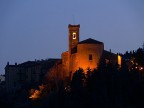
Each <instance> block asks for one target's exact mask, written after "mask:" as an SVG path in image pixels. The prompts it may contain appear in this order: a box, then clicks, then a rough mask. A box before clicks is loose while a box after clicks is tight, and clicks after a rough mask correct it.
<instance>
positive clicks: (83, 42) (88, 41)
mask: <svg viewBox="0 0 144 108" xmlns="http://www.w3.org/2000/svg"><path fill="white" fill-rule="evenodd" d="M79 44H103V42H100V41H97V40H94V39H91V38H88V39H86V40H83V41H80V42H79Z"/></svg>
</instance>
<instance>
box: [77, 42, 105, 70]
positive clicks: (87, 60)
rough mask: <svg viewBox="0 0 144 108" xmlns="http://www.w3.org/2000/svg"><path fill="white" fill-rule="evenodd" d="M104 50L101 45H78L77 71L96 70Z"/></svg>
mask: <svg viewBox="0 0 144 108" xmlns="http://www.w3.org/2000/svg"><path fill="white" fill-rule="evenodd" d="M103 49H104V45H103V44H78V52H77V61H78V62H77V69H78V68H79V67H81V68H83V69H84V71H86V69H87V68H91V69H94V68H97V65H98V62H99V59H100V57H101V56H102V53H103Z"/></svg>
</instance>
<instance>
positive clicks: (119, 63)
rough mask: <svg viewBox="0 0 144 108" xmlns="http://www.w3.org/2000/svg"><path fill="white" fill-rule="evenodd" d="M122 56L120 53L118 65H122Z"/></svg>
mask: <svg viewBox="0 0 144 108" xmlns="http://www.w3.org/2000/svg"><path fill="white" fill-rule="evenodd" d="M121 59H122V58H121V56H120V55H118V65H119V66H120V67H121Z"/></svg>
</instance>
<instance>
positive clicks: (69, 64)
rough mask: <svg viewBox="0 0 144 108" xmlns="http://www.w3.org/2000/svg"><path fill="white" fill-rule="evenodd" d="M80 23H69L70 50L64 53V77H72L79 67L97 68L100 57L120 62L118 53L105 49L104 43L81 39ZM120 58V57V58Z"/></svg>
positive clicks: (107, 60) (108, 60)
mask: <svg viewBox="0 0 144 108" xmlns="http://www.w3.org/2000/svg"><path fill="white" fill-rule="evenodd" d="M79 29H80V25H68V40H69V45H68V51H66V52H63V53H62V72H63V77H70V76H72V75H73V73H74V72H75V71H76V70H77V69H78V68H83V69H84V71H85V72H86V70H87V68H90V69H95V68H97V66H98V63H99V60H100V58H104V59H105V60H106V62H112V63H113V64H115V63H119V65H120V62H118V55H116V54H114V53H112V52H111V51H110V52H109V51H106V50H104V43H103V42H100V41H97V40H94V39H91V38H88V39H86V40H83V41H79V36H80V33H79V31H80V30H79ZM119 59H120V58H119Z"/></svg>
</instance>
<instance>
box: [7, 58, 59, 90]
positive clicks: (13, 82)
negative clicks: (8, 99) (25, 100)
mask: <svg viewBox="0 0 144 108" xmlns="http://www.w3.org/2000/svg"><path fill="white" fill-rule="evenodd" d="M58 61H61V60H60V59H48V60H41V61H40V60H35V61H27V62H24V63H21V64H17V63H15V64H14V65H11V64H9V63H7V65H6V67H5V77H6V78H5V81H6V90H7V92H15V91H17V90H20V89H23V88H24V89H28V88H30V87H37V86H38V85H39V84H41V83H42V82H43V80H44V77H45V74H46V73H47V72H48V71H49V70H50V69H51V68H52V67H53V66H54V65H55V64H56V62H58Z"/></svg>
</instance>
